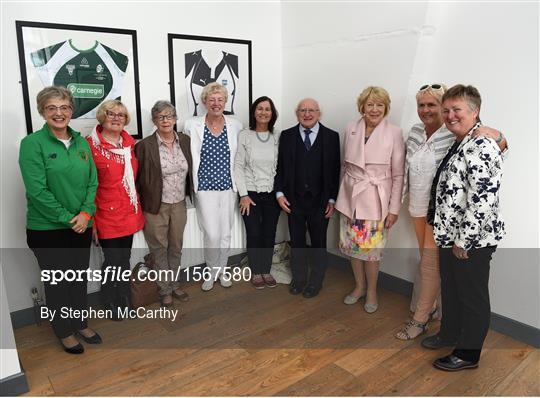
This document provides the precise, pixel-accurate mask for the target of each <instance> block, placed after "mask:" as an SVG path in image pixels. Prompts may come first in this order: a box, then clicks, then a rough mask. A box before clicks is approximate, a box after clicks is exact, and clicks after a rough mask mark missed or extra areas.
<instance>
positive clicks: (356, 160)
mask: <svg viewBox="0 0 540 398" xmlns="http://www.w3.org/2000/svg"><path fill="white" fill-rule="evenodd" d="M370 139H371V138H370ZM365 142H366V125H365V123H364V121H363V118H360V119H359V120H358V122H356V126H355V127H354V131H352V132H351V134H349V136H348V137H347V147H346V148H345V156H344V157H345V159H344V160H345V161H346V162H348V163H352V164H354V165H356V166H358V167H361V168H362V169H365V168H366V159H365Z"/></svg>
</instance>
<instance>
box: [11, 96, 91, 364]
mask: <svg viewBox="0 0 540 398" xmlns="http://www.w3.org/2000/svg"><path fill="white" fill-rule="evenodd" d="M37 107H38V111H39V113H40V114H41V115H42V116H43V118H44V119H45V121H46V123H45V124H44V125H43V127H42V128H41V129H40V130H38V131H36V132H34V133H33V134H30V135H28V136H27V137H25V138H24V139H23V140H22V141H21V147H20V153H19V166H20V168H21V173H22V177H23V180H24V186H25V188H26V199H27V203H28V208H27V217H26V238H27V243H28V247H30V248H31V249H32V251H33V252H34V254H35V256H36V258H37V261H38V264H39V267H40V268H41V270H42V271H44V270H47V271H48V272H50V271H51V270H60V271H68V270H74V271H77V270H86V269H87V268H88V262H89V259H90V244H91V240H92V216H93V214H94V212H95V209H96V208H95V205H94V198H95V196H96V189H97V185H98V182H97V173H96V167H95V165H94V161H93V160H92V154H91V153H90V147H89V146H88V143H87V141H86V140H85V139H84V138H83V137H81V135H80V134H79V133H78V132H76V131H74V130H73V129H72V128H70V127H69V126H68V124H69V122H70V120H71V115H72V113H73V97H72V95H71V93H70V92H69V91H68V90H67V89H65V88H63V87H46V88H44V89H43V90H42V91H40V92H39V93H38V95H37ZM43 275H44V274H43V273H42V276H43ZM42 279H44V285H45V296H46V301H47V304H46V305H47V307H48V309H49V310H56V316H55V317H54V318H53V320H52V321H51V324H52V327H53V330H54V333H55V334H56V336H57V337H58V338H59V339H60V342H61V344H62V346H63V348H64V350H65V351H66V352H68V353H71V354H81V353H83V352H84V347H83V346H82V345H81V344H80V343H79V341H78V340H77V338H76V337H75V334H77V335H78V336H79V337H80V338H81V339H82V340H84V341H86V342H87V343H90V344H99V343H101V337H100V336H99V335H98V334H97V333H96V332H95V331H93V330H92V329H90V328H89V327H88V324H87V322H86V319H85V318H82V317H79V316H69V317H62V316H61V314H62V313H63V312H64V311H69V310H70V309H71V310H72V311H71V312H69V314H75V311H80V310H85V309H86V286H87V280H86V275H85V277H84V278H83V279H84V280H83V281H72V282H68V281H65V280H62V281H60V282H57V283H51V281H47V280H46V279H47V278H42Z"/></svg>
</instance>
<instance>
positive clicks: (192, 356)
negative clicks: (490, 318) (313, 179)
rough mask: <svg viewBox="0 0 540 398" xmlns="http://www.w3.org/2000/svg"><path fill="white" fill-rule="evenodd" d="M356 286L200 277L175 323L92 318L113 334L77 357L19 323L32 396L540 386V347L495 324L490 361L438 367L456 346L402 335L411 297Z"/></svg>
mask: <svg viewBox="0 0 540 398" xmlns="http://www.w3.org/2000/svg"><path fill="white" fill-rule="evenodd" d="M351 286H352V281H351V275H350V274H349V273H347V272H345V271H343V270H339V269H329V271H328V274H327V278H326V282H325V288H324V290H322V291H321V293H320V294H319V296H317V297H315V298H312V299H309V300H308V299H304V298H302V297H301V296H300V297H299V296H291V295H290V294H289V293H288V291H287V287H286V286H283V285H280V286H278V287H277V288H275V289H264V290H260V291H256V290H255V289H253V288H252V287H251V285H249V284H248V283H245V282H243V283H236V284H234V285H233V286H232V288H230V289H224V288H222V287H221V286H219V284H217V285H216V286H215V287H214V289H213V290H212V291H211V292H208V293H204V292H202V291H201V290H200V288H199V285H198V284H191V285H189V286H188V287H187V291H188V292H189V294H190V295H191V300H190V301H189V302H188V303H186V304H182V305H180V306H179V308H180V309H181V312H182V313H183V316H182V317H181V318H180V319H177V320H176V321H175V322H174V323H172V322H170V321H168V320H149V319H137V320H125V321H123V322H113V321H110V320H91V322H90V326H92V327H94V328H95V329H96V330H98V331H99V333H100V334H101V335H102V337H103V339H104V343H103V344H102V345H100V346H89V345H87V344H86V345H85V348H86V352H85V353H84V354H83V355H78V356H77V355H68V354H65V353H64V352H63V351H62V349H61V347H60V346H59V344H58V342H57V341H56V339H55V338H54V335H53V333H52V331H51V328H50V327H49V325H47V324H43V325H41V326H35V325H32V326H27V327H24V328H21V329H18V330H16V333H15V334H16V340H17V345H18V348H19V355H20V359H21V361H22V365H23V367H24V369H25V371H26V375H27V377H28V382H29V386H30V392H29V395H101V396H108V395H124V396H125V395H190V396H193V395H195V396H199V395H214V396H215V395H217V396H229V395H280V396H283V395H294V396H298V395H300V396H306V395H318V396H320V395H446V396H448V395H513V396H521V395H533V396H538V395H540V387H539V375H540V369H539V368H540V355H539V350H535V349H534V348H532V347H530V346H528V345H526V344H524V343H520V342H518V341H515V340H513V339H511V338H509V337H507V336H505V335H502V334H499V333H496V332H493V331H491V332H490V333H489V335H488V337H487V340H486V343H485V349H484V351H483V354H482V360H481V365H480V368H478V369H475V370H466V371H462V372H457V373H447V372H442V371H439V370H436V369H434V368H433V367H432V365H431V362H432V361H433V360H434V359H435V358H437V357H439V356H442V355H444V354H445V353H446V352H447V350H439V351H430V350H426V349H422V348H421V347H420V343H419V340H415V341H413V342H402V341H399V340H397V339H395V338H394V336H393V334H394V332H395V331H396V330H397V329H398V328H399V327H400V326H401V325H402V323H403V322H404V321H406V319H407V316H408V298H406V297H404V296H401V295H398V294H395V293H392V292H389V291H384V290H383V291H381V292H380V297H379V300H380V307H379V310H378V311H377V312H376V313H374V314H372V315H368V314H367V313H365V312H364V310H363V308H362V305H361V304H356V305H353V306H346V305H344V304H342V302H341V300H342V298H343V296H344V295H345V293H347V292H348V290H349V289H350V288H351ZM156 308H157V306H156ZM437 327H438V325H437V324H436V323H434V324H432V325H431V329H432V330H431V331H430V333H431V332H433V331H434V330H436V329H437Z"/></svg>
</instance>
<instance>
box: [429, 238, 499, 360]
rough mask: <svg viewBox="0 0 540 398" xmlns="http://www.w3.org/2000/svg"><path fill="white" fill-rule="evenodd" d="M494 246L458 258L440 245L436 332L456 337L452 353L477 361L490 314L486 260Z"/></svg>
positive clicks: (452, 337)
mask: <svg viewBox="0 0 540 398" xmlns="http://www.w3.org/2000/svg"><path fill="white" fill-rule="evenodd" d="M495 250H496V246H491V247H485V248H481V249H472V250H470V251H469V253H468V256H469V258H468V259H466V260H460V259H458V258H456V257H455V256H454V255H453V254H452V249H451V248H440V250H439V263H440V269H441V295H442V313H443V318H442V321H441V330H440V332H439V335H440V336H441V337H442V338H444V339H445V340H446V339H449V340H452V341H457V344H456V347H455V349H454V352H453V354H454V355H456V356H457V357H458V358H461V359H465V360H468V361H474V362H477V361H478V360H479V359H480V352H481V351H482V345H483V344H484V340H485V338H486V335H487V332H488V329H489V322H490V318H491V307H490V303H489V287H488V283H489V264H490V261H491V256H492V255H493V253H494V252H495Z"/></svg>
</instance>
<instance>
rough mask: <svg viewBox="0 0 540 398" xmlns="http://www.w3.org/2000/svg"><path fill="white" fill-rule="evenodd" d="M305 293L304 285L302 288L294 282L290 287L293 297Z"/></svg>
mask: <svg viewBox="0 0 540 398" xmlns="http://www.w3.org/2000/svg"><path fill="white" fill-rule="evenodd" d="M303 291H304V285H302V286H300V285H299V284H298V283H296V282H294V281H292V283H291V285H290V287H289V293H291V294H292V295H295V296H296V295H297V294H300V293H302V292H303Z"/></svg>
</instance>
